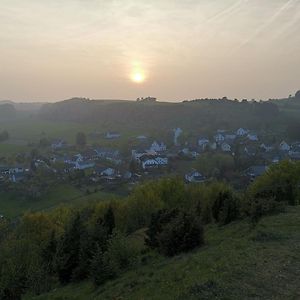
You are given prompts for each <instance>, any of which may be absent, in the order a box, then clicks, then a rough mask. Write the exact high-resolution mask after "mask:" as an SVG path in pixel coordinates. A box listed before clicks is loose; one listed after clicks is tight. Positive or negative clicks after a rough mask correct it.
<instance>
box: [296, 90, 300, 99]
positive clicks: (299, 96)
mask: <svg viewBox="0 0 300 300" xmlns="http://www.w3.org/2000/svg"><path fill="white" fill-rule="evenodd" d="M295 98H296V99H297V100H300V90H299V91H297V92H296V94H295Z"/></svg>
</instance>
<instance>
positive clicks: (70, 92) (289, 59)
mask: <svg viewBox="0 0 300 300" xmlns="http://www.w3.org/2000/svg"><path fill="white" fill-rule="evenodd" d="M299 32H300V0H51V1H50V0H0V99H1V100H17V101H58V100H63V99H68V98H71V97H88V98H92V99H136V98H137V97H144V96H155V97H157V98H158V99H159V100H161V101H181V100H186V99H196V98H219V97H223V96H227V97H228V98H232V99H234V98H238V99H243V98H248V99H253V98H255V99H268V98H280V97H286V96H288V95H289V94H294V93H295V92H296V91H297V90H299V89H300V34H299Z"/></svg>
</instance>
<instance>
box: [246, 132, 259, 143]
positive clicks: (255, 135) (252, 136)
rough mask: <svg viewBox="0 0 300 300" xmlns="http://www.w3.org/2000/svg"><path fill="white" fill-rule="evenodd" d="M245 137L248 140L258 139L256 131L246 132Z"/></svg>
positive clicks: (254, 140)
mask: <svg viewBox="0 0 300 300" xmlns="http://www.w3.org/2000/svg"><path fill="white" fill-rule="evenodd" d="M247 139H248V140H249V141H252V142H256V141H258V136H257V134H256V133H254V132H250V133H248V134H247Z"/></svg>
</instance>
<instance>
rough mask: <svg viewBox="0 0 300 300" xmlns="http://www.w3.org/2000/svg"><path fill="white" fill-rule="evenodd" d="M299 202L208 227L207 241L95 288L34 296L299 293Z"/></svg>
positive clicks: (254, 296) (274, 296)
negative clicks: (251, 219) (250, 219)
mask: <svg viewBox="0 0 300 300" xmlns="http://www.w3.org/2000/svg"><path fill="white" fill-rule="evenodd" d="M299 228H300V207H295V208H288V210H287V212H286V213H282V214H280V215H276V216H270V217H266V218H264V219H262V220H261V221H260V223H259V224H258V225H257V226H256V227H255V228H252V227H251V226H250V224H249V223H247V222H244V221H243V222H236V223H232V224H230V225H227V226H224V227H216V226H210V227H208V228H207V230H206V246H205V247H203V248H201V249H199V250H196V251H194V252H192V253H189V254H182V255H180V256H176V257H174V258H168V259H167V258H163V257H161V256H158V255H154V256H152V255H149V256H145V262H144V264H143V265H142V266H140V267H138V268H137V269H136V270H135V271H131V272H130V271H129V272H127V273H125V274H123V275H122V276H121V277H120V278H118V279H117V280H114V281H111V282H108V283H107V284H105V285H104V286H102V287H101V288H99V289H97V290H95V288H94V287H93V286H92V284H91V283H90V282H86V283H84V284H78V285H75V284H74V285H69V286H67V287H64V288H57V289H55V290H53V291H52V292H50V293H48V294H45V295H41V296H39V297H30V296H27V297H25V298H24V299H26V300H29V299H35V300H46V299H51V300H53V299H56V300H63V299H65V300H67V299H68V300H72V299H73V300H75V299H78V300H79V299H84V300H86V299H99V300H100V299H130V300H133V299H299V298H300V290H299V276H300V256H299V251H300V230H299Z"/></svg>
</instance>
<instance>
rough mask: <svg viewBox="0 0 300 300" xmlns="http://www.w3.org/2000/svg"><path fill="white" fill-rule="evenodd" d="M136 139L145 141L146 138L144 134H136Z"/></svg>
mask: <svg viewBox="0 0 300 300" xmlns="http://www.w3.org/2000/svg"><path fill="white" fill-rule="evenodd" d="M136 139H137V140H139V141H145V140H147V137H146V136H145V135H138V136H137V137H136Z"/></svg>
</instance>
